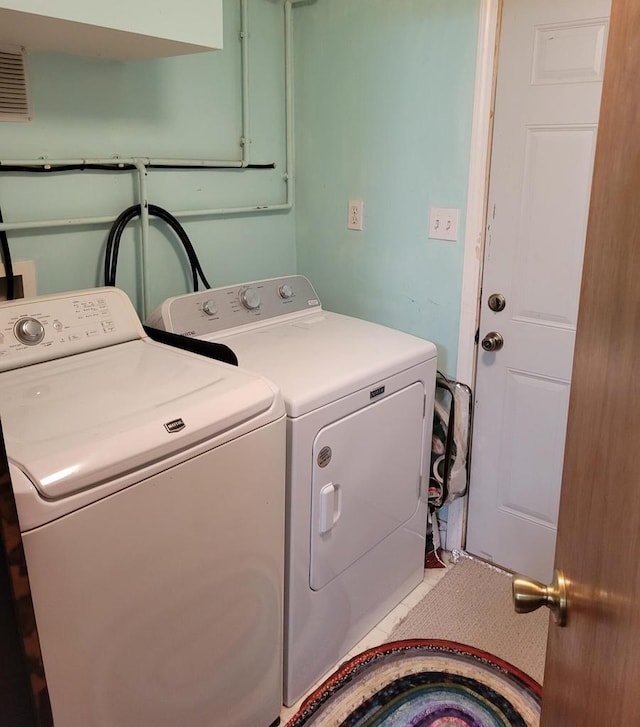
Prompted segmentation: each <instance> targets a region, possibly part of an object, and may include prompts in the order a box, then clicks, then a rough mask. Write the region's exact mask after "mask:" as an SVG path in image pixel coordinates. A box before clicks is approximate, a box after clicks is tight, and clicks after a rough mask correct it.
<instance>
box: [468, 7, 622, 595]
mask: <svg viewBox="0 0 640 727" xmlns="http://www.w3.org/2000/svg"><path fill="white" fill-rule="evenodd" d="M609 9H610V1H609V0H505V2H504V8H503V18H502V28H501V37H500V49H499V65H498V85H497V90H496V110H495V122H494V135H493V149H492V156H491V180H490V187H489V207H488V225H487V239H486V248H485V267H484V275H483V285H482V300H481V315H480V332H479V336H480V342H483V340H484V339H485V337H486V336H487V334H489V333H491V332H497V333H499V334H501V336H502V338H503V339H504V343H503V346H502V348H501V349H499V350H496V351H486V350H483V348H482V347H479V349H478V350H479V353H478V367H477V380H476V402H475V407H476V408H475V422H474V434H473V452H472V463H471V485H470V489H469V518H468V528H467V542H466V547H467V550H469V552H471V553H474V554H476V555H479V556H481V557H483V558H487V559H488V560H491V561H494V562H495V563H497V564H499V565H501V566H504V567H506V568H510V569H512V570H515V571H518V572H521V573H525V574H527V575H530V576H533V577H535V578H539V579H541V580H546V581H549V580H551V572H552V566H553V556H554V549H555V539H556V525H557V515H558V502H559V496H560V481H561V475H562V460H563V452H564V439H565V429H566V422H567V409H568V402H569V387H570V379H571V365H572V358H573V346H574V338H575V326H576V317H577V311H578V296H579V292H580V277H581V270H582V259H583V251H584V240H585V233H586V225H587V213H588V208H589V195H590V189H591V177H592V171H593V157H594V151H595V142H596V131H597V122H598V115H599V108H600V93H601V86H602V76H603V70H604V59H605V46H606V38H607V30H608V15H609ZM492 294H500V295H501V296H504V309H503V310H499V311H494V310H492V309H491V308H490V307H489V303H490V296H492ZM485 345H488V344H485Z"/></svg>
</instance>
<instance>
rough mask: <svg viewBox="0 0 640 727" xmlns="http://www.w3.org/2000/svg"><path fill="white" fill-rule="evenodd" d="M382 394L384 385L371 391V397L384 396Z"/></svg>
mask: <svg viewBox="0 0 640 727" xmlns="http://www.w3.org/2000/svg"><path fill="white" fill-rule="evenodd" d="M382 394H384V386H379V387H378V388H377V389H374V390H373V391H370V392H369V398H370V399H375V398H376V397H377V396H382Z"/></svg>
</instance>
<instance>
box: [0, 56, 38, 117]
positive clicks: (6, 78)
mask: <svg viewBox="0 0 640 727" xmlns="http://www.w3.org/2000/svg"><path fill="white" fill-rule="evenodd" d="M26 65H27V62H26V56H25V52H24V48H21V47H20V46H17V45H0V121H31V106H30V103H29V92H28V91H29V90H28V88H27V74H26Z"/></svg>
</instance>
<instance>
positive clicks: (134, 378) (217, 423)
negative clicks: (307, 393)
mask: <svg viewBox="0 0 640 727" xmlns="http://www.w3.org/2000/svg"><path fill="white" fill-rule="evenodd" d="M276 398H277V390H276V389H275V387H273V385H271V384H270V383H269V382H267V381H266V380H265V379H263V378H261V377H259V376H256V375H252V374H249V373H246V372H243V371H239V370H238V369H236V368H234V367H232V366H227V365H225V364H220V363H218V362H214V361H211V360H210V359H205V358H201V357H199V356H196V355H194V354H189V353H186V352H183V351H179V350H177V349H173V348H169V347H166V346H162V345H161V344H156V343H153V342H150V341H148V340H138V341H130V342H127V343H123V344H119V345H116V346H111V347H109V348H103V349H99V350H96V351H91V352H89V353H83V354H78V355H76V356H70V357H68V358H64V359H57V360H54V361H48V362H45V363H41V364H35V365H33V366H28V367H25V368H21V369H15V370H13V371H7V372H5V373H2V374H0V416H1V417H2V426H3V429H4V436H5V441H6V447H7V452H8V454H9V458H10V460H12V461H13V462H14V463H15V464H16V465H17V466H18V467H20V468H21V469H22V470H23V471H24V472H25V474H26V475H27V476H28V477H29V478H30V479H31V481H32V482H33V483H34V485H35V486H36V488H37V489H38V490H39V492H40V493H41V494H42V495H43V496H44V497H45V498H49V499H57V498H61V497H65V496H67V495H71V494H73V493H75V492H78V491H80V490H83V489H87V488H89V487H92V486H95V485H98V484H100V483H102V482H105V481H106V480H111V479H114V478H116V477H118V476H121V475H123V474H125V473H127V472H131V471H133V470H135V469H138V468H140V467H142V466H144V465H147V464H150V463H152V462H154V461H157V460H158V459H161V458H164V457H167V456H169V455H171V454H175V453H177V452H179V451H181V450H183V449H185V448H187V447H190V446H192V445H193V444H195V443H198V442H201V441H204V440H206V439H210V438H212V437H214V436H215V435H216V434H219V433H221V432H223V431H225V430H228V429H230V428H232V427H234V426H236V425H238V424H240V423H242V422H245V421H247V420H248V419H250V418H252V417H254V416H257V415H258V414H260V413H261V412H265V411H267V410H268V409H269V408H270V407H272V405H273V404H274V401H276ZM281 407H282V405H281V404H280V410H278V407H274V414H273V418H274V419H276V418H277V417H278V416H280V415H281V414H282V411H281Z"/></svg>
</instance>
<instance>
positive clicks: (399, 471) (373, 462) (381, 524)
mask: <svg viewBox="0 0 640 727" xmlns="http://www.w3.org/2000/svg"><path fill="white" fill-rule="evenodd" d="M424 424H425V422H424V387H423V385H422V384H421V383H415V384H412V385H411V386H408V387H407V388H405V389H402V390H401V391H398V392H396V393H394V394H391V395H390V396H387V397H386V398H384V399H381V400H380V401H378V402H376V403H375V404H371V405H370V406H367V407H365V408H364V409H360V410H358V411H356V412H354V413H352V414H350V415H349V416H346V417H344V418H343V419H340V420H338V421H337V422H333V423H332V424H330V425H328V426H327V427H325V428H324V429H321V430H320V432H319V433H318V435H317V436H316V439H315V441H314V445H313V483H312V507H311V519H312V522H311V567H310V585H311V588H312V589H313V590H316V591H317V590H320V589H321V588H323V587H324V586H325V585H326V584H327V583H329V582H330V581H331V580H333V579H334V578H335V577H336V576H338V575H340V574H341V573H342V572H343V571H345V570H346V569H347V568H348V567H349V566H350V565H351V564H352V563H354V562H355V561H356V560H358V558H360V557H361V556H362V555H364V554H365V553H366V552H367V551H369V550H371V548H373V547H374V546H375V545H376V544H377V543H379V542H380V541H381V540H383V539H384V538H386V537H387V536H388V535H389V534H390V533H392V532H393V531H395V530H397V529H398V528H401V527H403V526H404V525H405V523H407V521H408V520H410V519H411V517H412V515H414V513H415V511H416V508H417V506H418V501H419V497H420V478H421V464H422V456H423V454H422V453H423V445H424V440H425V426H424ZM429 424H431V422H429ZM429 431H430V430H429ZM422 535H424V533H422Z"/></svg>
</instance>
